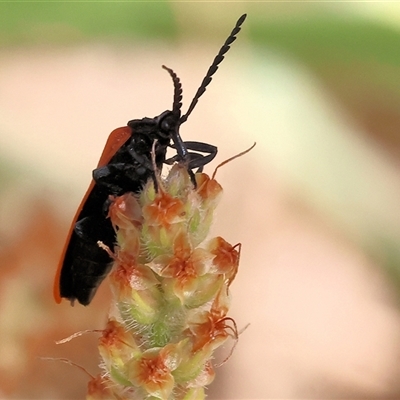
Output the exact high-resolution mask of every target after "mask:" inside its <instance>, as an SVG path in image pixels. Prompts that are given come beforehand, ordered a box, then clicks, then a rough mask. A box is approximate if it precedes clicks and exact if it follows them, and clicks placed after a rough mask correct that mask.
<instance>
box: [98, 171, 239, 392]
mask: <svg viewBox="0 0 400 400" xmlns="http://www.w3.org/2000/svg"><path fill="white" fill-rule="evenodd" d="M195 181H196V185H194V184H193V182H192V179H191V178H190V176H189V174H188V171H187V170H186V168H184V167H182V166H181V165H178V164H176V165H174V166H173V167H172V168H171V170H170V173H169V175H168V176H167V177H166V178H165V179H161V178H159V180H157V190H156V189H155V185H154V182H153V181H152V180H149V182H148V183H147V184H146V185H145V186H144V188H143V190H142V191H141V192H140V193H138V194H133V193H126V194H124V195H123V196H120V197H115V198H112V199H110V207H109V217H110V219H111V223H112V224H113V226H114V229H115V230H116V238H117V243H116V245H115V246H114V253H111V252H110V251H109V253H110V255H111V256H112V258H113V259H114V260H115V261H114V267H113V270H112V272H111V274H110V282H111V286H112V292H113V295H114V300H115V303H116V304H115V307H113V313H112V315H111V316H110V320H109V322H108V325H107V328H106V329H105V330H104V333H103V336H102V338H101V339H100V342H99V349H100V354H101V356H102V359H103V366H104V369H105V372H104V374H103V377H104V382H108V381H109V382H112V383H113V384H114V386H111V391H112V394H113V396H114V398H117V399H122V398H126V399H128V398H134V399H139V398H140V399H145V400H150V399H151V400H155V399H160V400H201V399H204V398H205V389H204V388H205V386H206V385H208V384H210V383H211V382H212V381H213V379H214V376H215V371H214V367H213V364H212V358H213V353H214V351H215V350H216V349H217V348H218V347H220V346H221V345H222V344H223V343H225V342H226V340H227V339H228V338H233V339H234V340H235V341H236V340H237V337H238V333H237V328H236V323H235V321H234V320H233V319H232V318H231V317H229V316H228V310H229V303H230V301H229V299H230V296H229V289H230V285H231V284H232V281H233V280H234V278H235V276H236V273H237V271H238V265H239V258H240V247H241V246H240V244H237V245H231V244H229V243H228V242H227V241H226V240H225V239H223V238H222V237H215V238H212V239H211V240H208V241H205V239H206V237H207V235H208V233H209V230H210V227H211V223H212V220H213V215H214V209H215V207H216V205H217V203H218V201H219V198H220V195H221V193H222V188H221V186H220V185H219V184H218V183H217V182H216V180H215V179H211V178H209V177H208V176H207V175H206V174H203V173H200V174H196V175H195ZM108 250H109V249H108ZM99 398H101V397H99ZM110 398H113V397H112V396H110Z"/></svg>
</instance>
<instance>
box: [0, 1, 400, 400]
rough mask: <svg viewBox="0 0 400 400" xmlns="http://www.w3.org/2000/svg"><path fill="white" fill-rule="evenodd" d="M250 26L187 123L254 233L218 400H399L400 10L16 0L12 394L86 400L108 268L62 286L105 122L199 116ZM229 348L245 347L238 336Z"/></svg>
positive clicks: (245, 227) (0, 209) (7, 145)
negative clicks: (234, 36) (95, 277)
mask: <svg viewBox="0 0 400 400" xmlns="http://www.w3.org/2000/svg"><path fill="white" fill-rule="evenodd" d="M245 12H246V13H248V18H247V21H246V22H245V24H244V26H243V30H242V32H241V33H240V35H239V38H238V40H237V41H236V42H235V44H234V46H233V48H232V50H231V51H230V52H229V53H228V55H227V57H226V59H225V61H224V62H223V63H222V64H221V67H220V69H219V71H218V72H217V74H216V76H215V79H214V80H213V82H212V84H211V85H210V86H209V88H208V89H207V92H206V94H205V95H204V96H203V97H202V98H201V100H200V101H199V104H198V105H197V107H196V109H195V111H194V112H193V114H192V115H191V116H190V118H189V120H188V121H187V122H186V123H185V125H184V126H183V127H182V129H181V134H182V136H183V137H184V139H185V140H198V141H204V142H208V143H212V144H214V145H216V146H218V148H219V154H218V157H217V160H216V161H214V162H213V163H212V164H211V165H209V166H208V168H207V171H208V172H209V173H212V171H213V169H214V168H215V166H216V165H217V164H218V163H219V162H221V161H223V160H224V159H226V158H228V157H230V156H232V155H234V154H236V153H239V152H241V151H243V150H244V149H246V148H248V147H249V146H250V145H251V144H252V143H253V142H255V141H256V142H257V146H256V147H255V149H254V150H253V151H252V152H250V153H249V154H247V155H246V156H244V157H242V158H239V159H237V160H235V161H234V162H232V163H229V164H228V165H226V166H225V167H224V168H221V169H220V170H219V171H218V175H217V178H218V180H219V182H220V183H221V184H222V186H223V187H224V197H223V200H222V202H221V204H220V206H219V208H218V209H217V210H218V211H217V216H216V219H215V223H214V226H213V235H221V236H223V237H224V238H225V239H226V240H227V241H229V242H231V243H232V244H235V243H237V242H241V243H242V245H243V247H242V258H241V266H240V270H239V274H238V276H237V278H236V280H235V282H234V284H233V285H232V296H233V305H232V310H231V316H233V317H234V318H235V320H236V322H237V324H238V326H239V328H243V327H244V326H246V324H248V323H249V324H250V326H249V327H248V329H247V330H245V331H244V332H243V333H242V335H241V337H240V340H239V343H238V345H237V347H236V349H235V351H234V353H233V355H232V356H231V358H230V359H229V361H228V362H227V363H226V364H225V365H223V366H222V367H221V368H219V369H218V370H217V378H216V380H215V382H214V383H213V384H212V385H211V388H210V391H209V398H210V399H250V398H251V399H274V398H279V399H284V398H287V399H321V398H324V399H339V398H353V399H361V398H362V399H367V398H370V399H378V398H379V399H384V398H400V384H399V382H400V379H399V378H400V363H399V358H400V314H399V299H400V246H399V243H400V212H399V204H400V174H399V172H400V163H399V155H400V5H399V4H396V3H342V2H341V3H334V2H330V3H323V2H322V3H313V2H311V3H310V2H308V3H301V2H291V3H287V2H282V3H279V2H271V3H260V2H258V3H246V2H235V3H232V2H231V3H222V2H218V3H217V2H215V3H210V2H196V3H183V2H148V3H146V2H138V3H136V2H135V3H130V2H96V3H94V2H82V3H81V2H52V3H51V2H50V3H48V2H46V3H44V2H28V3H27V2H24V3H23V2H18V3H17V2H15V3H11V2H9V3H4V2H3V3H0V166H1V167H0V222H1V223H0V261H1V263H0V276H1V278H0V338H1V340H0V354H1V357H0V358H1V361H0V371H1V373H0V397H2V398H16V399H17V398H25V399H27V398H40V399H44V398H48V399H50V398H51V399H75V398H76V399H78V398H82V397H84V395H85V393H86V385H87V381H88V376H87V375H86V374H85V373H84V372H82V371H81V370H80V369H78V368H75V367H72V366H69V365H66V364H63V363H61V362H56V361H53V362H52V361H47V360H43V359H42V358H43V357H54V358H57V357H65V358H68V359H70V360H72V361H74V362H76V363H77V364H79V365H81V366H83V367H85V368H86V369H87V371H89V373H91V374H93V375H95V374H96V373H97V372H98V367H97V364H98V362H99V360H98V355H97V349H96V346H97V334H96V333H91V334H87V335H84V336H83V337H80V338H77V339H74V340H72V341H71V342H69V343H67V344H63V345H56V344H55V341H56V340H59V339H62V338H65V337H67V336H69V335H70V334H72V333H74V332H77V331H82V330H85V329H89V330H94V329H101V328H102V327H103V326H104V323H105V319H106V315H107V311H108V302H109V299H110V294H109V290H108V287H107V282H105V283H104V284H103V285H102V287H101V289H100V291H99V292H98V294H97V296H96V297H95V299H94V300H93V302H92V304H91V305H90V307H86V308H85V307H82V306H80V305H78V304H77V305H75V307H71V306H70V305H69V303H68V302H63V303H62V304H61V305H56V304H55V303H54V301H53V299H52V285H53V277H54V274H55V270H56V265H57V262H58V258H59V255H60V253H61V249H62V246H63V242H64V240H65V237H66V233H67V231H68V227H69V224H70V222H71V220H72V217H73V215H74V212H75V210H76V208H77V206H78V204H79V202H80V200H81V198H82V196H83V194H84V193H85V191H86V189H87V186H88V184H89V182H90V179H91V171H92V169H93V168H94V167H95V166H96V165H97V161H98V158H99V156H100V154H101V151H102V149H103V146H104V144H105V141H106V139H107V137H108V134H109V133H110V132H111V131H112V130H113V129H114V128H116V127H118V126H123V125H125V124H126V123H127V121H128V120H130V119H134V118H142V117H145V116H147V117H154V116H156V115H159V114H160V113H161V112H163V111H164V110H166V109H169V108H170V107H171V104H172V96H173V87H172V83H171V79H170V77H169V76H168V75H167V74H166V72H165V71H164V70H162V69H161V65H162V64H165V65H167V66H169V67H170V68H173V69H174V70H175V71H176V72H177V74H178V76H179V77H180V78H181V80H182V84H183V91H184V92H183V94H184V107H183V110H184V111H185V110H186V108H187V107H188V105H189V103H190V100H191V98H192V97H193V95H194V93H195V91H196V89H197V87H198V86H199V84H200V82H201V80H202V78H203V76H204V75H205V73H206V71H207V69H208V67H209V65H210V64H211V62H212V60H213V58H214V56H215V55H216V53H217V52H218V50H219V48H220V46H221V45H222V43H223V41H224V40H225V39H226V37H227V36H228V34H229V32H230V31H231V29H232V27H233V26H234V23H235V21H236V20H237V18H238V17H239V16H240V15H241V14H242V13H245ZM228 348H229V346H228Z"/></svg>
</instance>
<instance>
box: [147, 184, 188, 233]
mask: <svg viewBox="0 0 400 400" xmlns="http://www.w3.org/2000/svg"><path fill="white" fill-rule="evenodd" d="M143 216H144V218H145V220H146V222H147V223H148V224H149V225H155V226H163V227H167V226H169V225H171V224H174V223H177V222H181V221H182V220H183V219H184V216H185V205H184V203H183V202H182V200H180V199H178V198H176V197H173V196H171V195H170V194H168V193H166V192H164V191H163V190H159V192H158V193H157V194H156V197H155V199H154V200H153V201H152V202H151V203H150V204H147V205H145V206H144V207H143Z"/></svg>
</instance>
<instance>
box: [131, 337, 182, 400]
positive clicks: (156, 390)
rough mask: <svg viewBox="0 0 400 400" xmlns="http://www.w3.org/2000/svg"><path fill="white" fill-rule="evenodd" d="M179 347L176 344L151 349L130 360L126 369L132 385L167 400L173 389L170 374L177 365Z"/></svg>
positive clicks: (173, 381) (173, 380)
mask: <svg viewBox="0 0 400 400" xmlns="http://www.w3.org/2000/svg"><path fill="white" fill-rule="evenodd" d="M181 347H182V346H181V345H180V344H179V343H178V344H169V345H166V346H165V347H163V348H161V349H160V348H152V349H149V350H146V351H145V352H143V354H141V356H140V357H136V358H134V359H133V360H131V361H130V363H129V366H128V369H129V379H130V381H131V382H132V384H133V385H134V386H137V387H141V388H143V389H144V390H145V392H147V393H148V394H149V395H151V396H154V397H157V398H159V399H163V400H164V399H165V400H167V399H168V398H169V396H170V394H171V393H172V390H173V388H174V384H175V379H174V376H173V374H172V372H173V370H175V369H176V368H177V366H178V365H179V360H180V351H181V350H180V349H181Z"/></svg>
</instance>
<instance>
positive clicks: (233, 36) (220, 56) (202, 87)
mask: <svg viewBox="0 0 400 400" xmlns="http://www.w3.org/2000/svg"><path fill="white" fill-rule="evenodd" d="M246 16H247V15H246V14H243V15H242V16H241V17H240V18H239V19H238V20H237V22H236V25H235V27H234V28H233V30H232V32H231V34H230V35H229V36H228V38H227V39H226V40H225V43H224V44H223V46H222V47H221V49H220V50H219V52H218V54H217V55H216V57H215V58H214V61H213V63H212V64H211V66H210V68H209V69H208V71H207V74H206V76H205V77H204V79H203V82H201V85H200V87H199V88H198V89H197V93H196V94H195V96H194V97H193V100H192V103H191V104H190V106H189V108H188V110H187V112H186V114H185V115H183V116H182V117H181V119H180V121H179V122H180V124H183V123H184V122H185V121H186V120H187V119H188V117H189V115H190V113H191V112H192V111H193V109H194V108H195V107H196V104H197V102H198V101H199V98H200V97H201V96H202V95H203V93H204V92H205V91H206V88H207V86H208V85H209V83H210V82H211V81H212V76H213V75H214V74H215V73H216V72H217V70H218V65H219V64H221V62H222V60H223V59H224V54H225V53H226V52H227V51H228V50H229V49H230V45H231V44H232V43H233V42H234V41H235V40H236V35H237V34H238V33H239V32H240V29H241V25H242V24H243V22H244V20H245V19H246Z"/></svg>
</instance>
